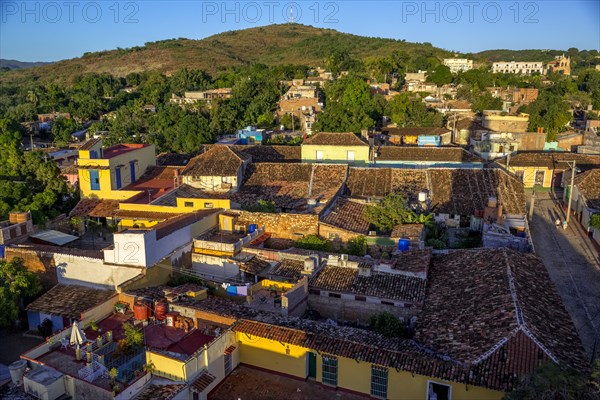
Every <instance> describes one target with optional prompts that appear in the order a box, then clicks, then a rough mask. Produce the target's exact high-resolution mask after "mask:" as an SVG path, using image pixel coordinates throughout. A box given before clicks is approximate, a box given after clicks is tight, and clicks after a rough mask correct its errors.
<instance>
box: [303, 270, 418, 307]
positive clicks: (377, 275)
mask: <svg viewBox="0 0 600 400" xmlns="http://www.w3.org/2000/svg"><path fill="white" fill-rule="evenodd" d="M425 284H426V281H425V280H424V279H420V278H415V277H409V276H405V275H398V274H389V273H384V272H374V271H372V272H371V276H360V275H359V274H358V268H347V267H335V266H326V267H325V268H323V269H321V270H320V271H319V272H317V273H316V274H315V275H314V276H313V277H312V278H311V279H310V281H309V286H310V287H311V288H314V289H321V290H327V291H330V292H338V293H349V294H355V295H362V296H372V297H378V298H381V299H391V300H401V301H407V302H412V303H421V302H422V301H423V299H424V298H425Z"/></svg>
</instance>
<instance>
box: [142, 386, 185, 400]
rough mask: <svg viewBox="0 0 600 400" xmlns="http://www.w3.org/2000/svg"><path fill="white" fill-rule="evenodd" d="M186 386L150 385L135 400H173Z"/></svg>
mask: <svg viewBox="0 0 600 400" xmlns="http://www.w3.org/2000/svg"><path fill="white" fill-rule="evenodd" d="M185 388H186V385H150V386H148V387H147V388H146V389H144V391H143V392H142V393H140V394H138V395H137V396H136V397H135V400H171V399H172V398H174V397H175V396H176V395H177V394H179V393H180V392H181V391H182V390H183V389H185Z"/></svg>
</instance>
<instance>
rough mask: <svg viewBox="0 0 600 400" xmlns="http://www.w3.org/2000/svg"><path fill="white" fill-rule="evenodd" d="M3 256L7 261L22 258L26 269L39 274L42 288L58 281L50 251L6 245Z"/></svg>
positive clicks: (48, 287) (46, 287) (47, 287)
mask: <svg viewBox="0 0 600 400" xmlns="http://www.w3.org/2000/svg"><path fill="white" fill-rule="evenodd" d="M5 258H6V260H8V261H10V260H12V259H13V258H20V259H22V260H23V265H24V266H25V268H27V270H28V271H31V272H35V273H36V274H38V275H39V277H40V279H41V281H42V286H43V287H44V289H50V288H51V287H53V286H54V285H56V284H57V283H58V277H57V275H56V263H55V262H54V256H53V254H52V253H46V252H43V251H35V250H29V249H20V248H16V247H7V248H6V249H5Z"/></svg>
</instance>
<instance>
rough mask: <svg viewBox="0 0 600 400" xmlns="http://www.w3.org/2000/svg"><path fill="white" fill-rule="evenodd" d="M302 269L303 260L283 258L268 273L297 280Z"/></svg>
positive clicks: (300, 275)
mask: <svg viewBox="0 0 600 400" xmlns="http://www.w3.org/2000/svg"><path fill="white" fill-rule="evenodd" d="M303 270H304V262H303V261H300V260H292V259H289V258H284V259H283V260H281V262H280V263H279V264H277V265H276V266H275V267H274V268H273V269H272V270H270V271H269V275H272V276H278V277H281V278H286V279H289V280H292V281H297V280H299V279H300V278H301V277H302V271H303Z"/></svg>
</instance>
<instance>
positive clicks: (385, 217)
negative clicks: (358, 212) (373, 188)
mask: <svg viewBox="0 0 600 400" xmlns="http://www.w3.org/2000/svg"><path fill="white" fill-rule="evenodd" d="M364 213H365V215H364V217H365V218H366V220H367V221H369V223H371V224H373V225H375V226H376V227H377V228H378V229H380V230H382V231H384V232H391V230H392V229H394V227H395V226H396V225H400V224H405V223H410V220H411V218H412V216H411V215H412V214H411V213H412V211H411V210H410V209H409V207H408V201H407V200H406V198H405V197H404V196H402V195H401V194H400V193H397V192H391V193H390V194H388V195H387V196H385V197H384V198H383V199H382V200H381V202H380V203H379V204H377V205H370V206H367V207H366V208H365V211H364Z"/></svg>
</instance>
